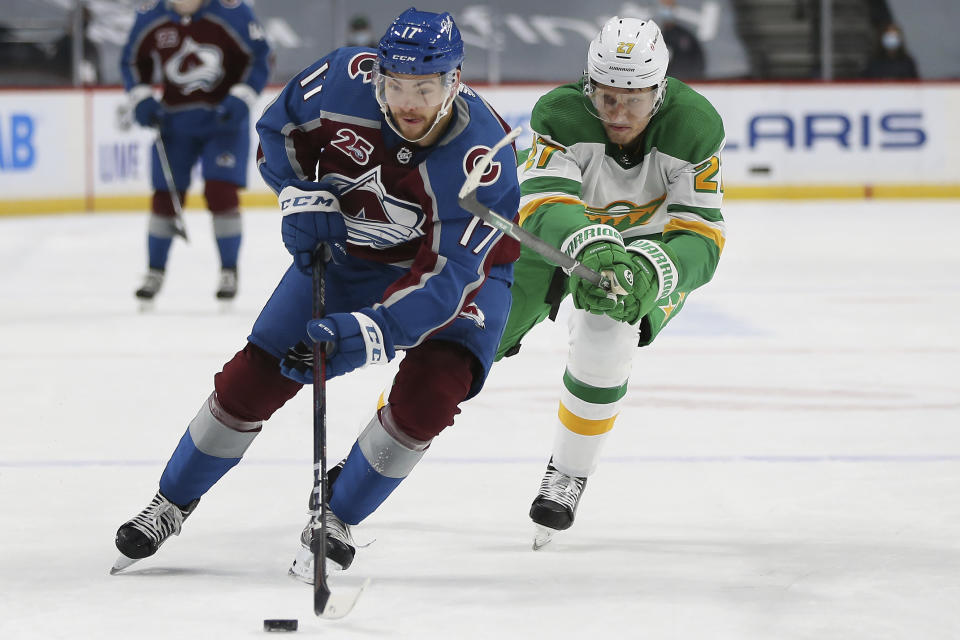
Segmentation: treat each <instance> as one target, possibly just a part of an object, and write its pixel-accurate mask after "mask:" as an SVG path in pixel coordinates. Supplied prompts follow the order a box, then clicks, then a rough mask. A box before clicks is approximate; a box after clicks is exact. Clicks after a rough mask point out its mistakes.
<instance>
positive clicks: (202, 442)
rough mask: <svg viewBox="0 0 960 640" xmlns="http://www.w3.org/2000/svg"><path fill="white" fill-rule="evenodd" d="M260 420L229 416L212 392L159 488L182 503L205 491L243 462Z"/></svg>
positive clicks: (170, 462)
mask: <svg viewBox="0 0 960 640" xmlns="http://www.w3.org/2000/svg"><path fill="white" fill-rule="evenodd" d="M217 416H219V417H217ZM231 424H232V426H228V425H231ZM260 424H261V423H260V422H242V421H239V420H237V419H236V418H230V417H229V415H228V414H227V413H226V411H224V409H223V407H221V406H220V405H219V403H218V402H217V399H216V394H215V393H214V394H211V396H210V397H209V398H208V399H207V402H205V403H204V405H203V406H202V407H201V408H200V411H199V412H197V416H196V417H195V418H194V419H193V420H192V421H191V422H190V426H189V427H187V431H186V432H185V433H184V434H183V437H182V438H180V442H179V443H178V444H177V448H176V449H175V450H174V452H173V455H172V456H170V460H169V461H168V462H167V466H166V468H165V469H164V470H163V475H162V476H160V492H161V493H163V495H165V496H166V497H167V499H168V500H170V501H171V502H173V503H174V504H178V505H181V506H183V505H185V504H187V503H189V502H191V501H192V500H194V499H195V498H199V497H200V496H202V495H203V494H205V493H206V492H207V491H209V490H210V487H212V486H213V485H214V484H216V483H217V481H218V480H220V478H222V477H223V475H224V474H225V473H226V472H227V471H229V470H230V469H232V468H233V467H235V466H236V465H237V463H238V462H240V459H241V458H242V457H243V454H244V452H246V450H247V448H248V447H249V446H250V444H251V443H252V442H253V439H254V438H256V437H257V434H258V433H259V432H260ZM236 427H241V428H242V430H237V428H236Z"/></svg>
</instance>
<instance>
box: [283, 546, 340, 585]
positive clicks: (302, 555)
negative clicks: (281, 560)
mask: <svg viewBox="0 0 960 640" xmlns="http://www.w3.org/2000/svg"><path fill="white" fill-rule="evenodd" d="M327 568H328V569H330V570H332V571H336V572H338V573H339V572H341V571H343V567H341V566H340V565H339V564H338V563H336V562H334V561H333V560H331V559H329V558H327ZM287 575H288V576H290V577H291V578H295V579H297V580H299V581H300V582H304V583H306V584H310V585H312V584H313V552H312V551H310V549H306V548H303V547H301V548H300V550H299V551H297V555H296V557H295V558H294V559H293V562H291V563H290V568H289V569H287Z"/></svg>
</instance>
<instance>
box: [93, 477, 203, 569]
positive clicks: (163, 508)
mask: <svg viewBox="0 0 960 640" xmlns="http://www.w3.org/2000/svg"><path fill="white" fill-rule="evenodd" d="M198 502H200V498H197V499H196V500H194V501H193V502H191V503H190V504H188V505H186V506H185V507H180V506H178V505H175V504H173V503H172V502H170V501H169V500H167V499H166V498H165V497H164V495H163V494H162V493H160V492H159V491H158V492H157V495H155V496H154V497H153V500H151V501H150V504H148V505H147V508H146V509H144V510H143V511H141V512H140V513H139V514H138V515H137V516H135V517H134V518H133V519H132V520H130V521H128V522H126V523H124V524H123V525H122V526H121V527H120V528H119V529H117V540H116V543H117V550H119V551H120V553H121V554H123V555H121V556H120V557H119V558H117V561H116V562H115V563H114V564H113V568H112V569H110V574H111V575H113V574H116V573H119V572H120V571H123V570H124V569H126V568H127V567H129V566H130V565H132V564H133V563H134V562H136V561H137V560H142V559H143V558H147V557H150V556H152V555H153V554H155V553H156V552H157V549H159V548H160V545H162V544H163V543H164V542H166V541H167V539H168V538H169V537H170V536H178V535H180V528H181V527H182V526H183V521H184V520H186V519H187V516H189V515H190V514H191V513H193V510H194V509H195V508H196V506H197V503H198Z"/></svg>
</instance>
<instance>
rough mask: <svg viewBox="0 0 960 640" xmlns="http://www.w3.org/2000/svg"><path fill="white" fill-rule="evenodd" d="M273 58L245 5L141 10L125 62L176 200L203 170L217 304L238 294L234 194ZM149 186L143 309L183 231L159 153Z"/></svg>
mask: <svg viewBox="0 0 960 640" xmlns="http://www.w3.org/2000/svg"><path fill="white" fill-rule="evenodd" d="M269 56H270V47H269V45H268V44H267V41H266V39H265V37H264V33H263V29H262V28H261V27H260V24H259V23H258V22H257V19H256V17H255V16H254V15H253V12H252V10H251V9H250V7H249V6H248V5H247V4H246V3H244V2H242V1H241V0H161V1H156V0H154V1H153V2H148V3H146V4H145V5H144V6H143V7H141V8H140V10H139V11H138V12H137V18H136V21H135V22H134V25H133V29H132V30H131V31H130V35H129V37H128V38H127V43H126V46H124V48H123V53H122V56H121V61H120V70H121V73H122V74H123V82H124V86H125V87H126V90H127V96H128V98H129V102H130V107H131V109H132V110H133V117H134V119H135V120H136V121H137V123H138V124H140V125H142V126H144V127H156V128H157V129H158V134H159V135H160V136H161V137H162V141H163V146H164V147H165V149H166V156H167V159H168V164H169V169H170V171H171V172H172V177H173V181H174V183H175V184H176V191H177V192H178V197H179V202H181V203H182V202H183V197H184V194H185V193H186V191H187V188H188V187H189V186H190V172H191V170H192V168H193V166H194V164H196V162H197V160H199V161H200V163H201V167H202V171H203V179H204V197H205V198H206V201H207V207H208V208H209V209H210V211H211V212H212V213H213V230H214V235H215V236H216V239H217V248H218V250H219V253H220V265H221V270H220V281H219V285H218V288H217V293H216V295H217V298H219V299H221V300H230V299H232V298H233V297H234V296H235V295H236V293H237V256H238V253H239V251H240V238H241V224H240V208H239V206H240V201H239V196H238V190H239V189H240V188H241V187H244V186H246V182H247V175H246V174H247V162H248V158H249V153H250V110H251V108H252V107H253V105H254V104H255V102H256V100H257V96H258V95H259V94H260V92H261V91H262V90H263V87H264V85H265V84H266V82H267V76H268V75H269ZM155 72H156V73H158V74H159V75H160V77H161V78H162V83H163V95H162V97H161V98H160V99H159V100H158V99H157V97H156V96H155V95H154V91H153V88H152V87H151V86H150V83H151V82H152V80H153V78H154V74H155ZM152 181H153V189H154V194H153V203H152V206H151V215H150V222H149V225H148V228H147V253H148V264H149V270H148V272H147V275H146V277H145V278H144V281H143V285H142V286H141V287H140V288H139V289H138V290H137V292H136V296H137V298H139V299H141V300H144V301H149V300H152V299H153V298H154V296H156V294H157V292H158V291H159V290H160V287H161V286H162V285H163V277H164V273H165V270H166V266H167V256H168V254H169V252H170V245H171V243H172V241H173V237H174V235H176V234H177V225H178V224H182V220H178V219H177V205H176V204H175V203H174V200H173V198H172V196H171V193H170V190H169V186H168V184H167V180H166V178H165V176H164V167H163V166H162V164H161V160H160V157H159V156H158V151H157V148H156V147H154V149H153V153H152Z"/></svg>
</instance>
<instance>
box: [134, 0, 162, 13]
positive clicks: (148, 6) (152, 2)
mask: <svg viewBox="0 0 960 640" xmlns="http://www.w3.org/2000/svg"><path fill="white" fill-rule="evenodd" d="M159 2H160V0H148V2H144V3H143V4H141V5H140V7H139V8H138V9H137V11H139V12H140V13H147V12H148V11H152V10H153V8H154V7H156V6H157V4H158V3H159Z"/></svg>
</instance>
